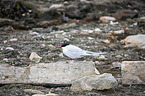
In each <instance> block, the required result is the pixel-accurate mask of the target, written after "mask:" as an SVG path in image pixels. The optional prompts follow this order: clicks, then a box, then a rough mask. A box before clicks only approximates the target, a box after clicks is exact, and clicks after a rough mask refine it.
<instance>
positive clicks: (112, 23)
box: [110, 21, 118, 25]
mask: <svg viewBox="0 0 145 96" xmlns="http://www.w3.org/2000/svg"><path fill="white" fill-rule="evenodd" d="M110 24H111V25H116V24H118V22H113V21H110Z"/></svg>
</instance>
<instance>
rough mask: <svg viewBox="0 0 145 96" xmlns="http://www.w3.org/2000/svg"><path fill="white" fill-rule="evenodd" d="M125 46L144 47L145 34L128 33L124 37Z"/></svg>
mask: <svg viewBox="0 0 145 96" xmlns="http://www.w3.org/2000/svg"><path fill="white" fill-rule="evenodd" d="M124 41H125V44H126V46H125V47H135V46H137V47H139V48H141V49H145V34H138V35H130V36H128V37H126V38H125V39H124Z"/></svg>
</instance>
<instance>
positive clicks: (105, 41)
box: [102, 39, 110, 44]
mask: <svg viewBox="0 0 145 96" xmlns="http://www.w3.org/2000/svg"><path fill="white" fill-rule="evenodd" d="M102 42H104V43H106V44H110V41H109V40H108V39H106V40H103V41H102Z"/></svg>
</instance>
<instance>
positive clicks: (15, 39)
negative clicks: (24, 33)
mask: <svg viewBox="0 0 145 96" xmlns="http://www.w3.org/2000/svg"><path fill="white" fill-rule="evenodd" d="M17 40H18V39H17V38H13V39H10V40H9V41H17Z"/></svg>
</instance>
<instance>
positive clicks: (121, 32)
mask: <svg viewBox="0 0 145 96" xmlns="http://www.w3.org/2000/svg"><path fill="white" fill-rule="evenodd" d="M124 32H125V31H124V30H117V31H113V33H114V34H123V33H124Z"/></svg>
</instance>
